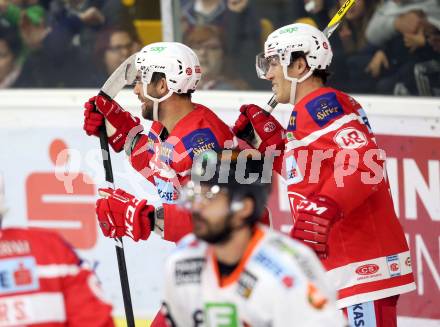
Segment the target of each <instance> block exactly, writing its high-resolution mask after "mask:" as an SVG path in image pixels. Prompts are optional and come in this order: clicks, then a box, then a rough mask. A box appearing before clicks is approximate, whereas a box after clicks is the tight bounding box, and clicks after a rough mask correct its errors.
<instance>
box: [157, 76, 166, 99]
mask: <svg viewBox="0 0 440 327" xmlns="http://www.w3.org/2000/svg"><path fill="white" fill-rule="evenodd" d="M157 91H158V92H159V95H160V96H161V97H162V96H164V95H165V94H167V93H168V85H167V80H166V78H161V79H160V80H159V82H158V83H157Z"/></svg>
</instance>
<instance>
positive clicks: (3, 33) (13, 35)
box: [0, 22, 21, 89]
mask: <svg viewBox="0 0 440 327" xmlns="http://www.w3.org/2000/svg"><path fill="white" fill-rule="evenodd" d="M20 52H21V42H20V38H19V35H18V31H17V30H16V28H15V27H13V26H10V25H8V24H7V23H6V22H3V23H2V22H0V89H5V88H10V87H13V86H14V85H15V84H16V82H17V79H18V77H19V76H20V74H21V62H20Z"/></svg>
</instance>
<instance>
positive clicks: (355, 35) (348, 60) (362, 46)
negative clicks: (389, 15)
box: [330, 0, 380, 93]
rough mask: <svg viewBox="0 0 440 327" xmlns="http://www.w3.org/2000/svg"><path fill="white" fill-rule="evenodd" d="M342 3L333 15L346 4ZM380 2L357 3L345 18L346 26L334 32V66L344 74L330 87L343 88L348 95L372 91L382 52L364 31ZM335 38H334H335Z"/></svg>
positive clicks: (343, 25)
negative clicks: (377, 56)
mask: <svg viewBox="0 0 440 327" xmlns="http://www.w3.org/2000/svg"><path fill="white" fill-rule="evenodd" d="M344 2H345V1H344V0H339V3H338V5H337V6H335V8H334V10H333V12H334V13H336V11H337V10H338V8H340V6H342V5H343V4H344ZM379 2H380V0H370V1H366V0H358V1H357V2H356V3H355V4H354V6H353V7H352V8H351V9H350V11H349V12H348V13H347V15H346V16H345V20H344V22H343V24H341V26H340V27H339V30H338V31H337V32H336V33H335V34H336V35H337V37H335V39H334V41H333V43H332V44H333V51H334V58H333V67H334V68H335V70H336V71H344V72H345V73H344V74H338V75H337V76H335V77H333V78H332V79H331V82H330V84H332V86H334V87H337V88H342V89H344V90H345V91H347V92H354V93H369V92H372V91H373V86H374V80H373V79H374V78H375V77H377V75H378V74H377V71H376V70H377V67H376V66H375V67H374V68H375V69H376V70H374V73H372V74H371V75H370V70H373V64H375V61H374V60H373V58H375V56H376V52H380V49H378V48H377V47H375V46H372V45H370V44H369V43H368V41H367V39H366V36H365V30H366V28H367V26H368V22H369V21H370V19H371V17H372V16H373V14H374V12H375V10H376V7H377V6H378V4H379ZM336 35H335V36H336Z"/></svg>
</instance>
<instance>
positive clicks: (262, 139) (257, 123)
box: [232, 104, 284, 152]
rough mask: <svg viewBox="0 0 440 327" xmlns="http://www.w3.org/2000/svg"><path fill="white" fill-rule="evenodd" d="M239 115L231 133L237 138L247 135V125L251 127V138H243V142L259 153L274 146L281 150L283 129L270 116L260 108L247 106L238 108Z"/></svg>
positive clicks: (251, 105)
mask: <svg viewBox="0 0 440 327" xmlns="http://www.w3.org/2000/svg"><path fill="white" fill-rule="evenodd" d="M240 112H241V113H240V115H239V116H238V118H237V121H236V122H235V125H234V127H233V128H232V131H233V132H234V134H236V135H237V136H238V137H240V136H241V135H243V134H249V133H247V128H248V126H249V123H250V124H251V125H252V127H253V130H254V132H253V137H252V139H249V137H248V136H247V135H245V136H244V138H245V141H247V142H248V143H249V144H251V145H252V146H253V147H254V148H256V149H257V150H258V151H260V152H265V151H266V148H267V147H269V146H273V145H275V148H276V149H282V148H283V146H284V140H283V138H284V128H283V127H282V126H281V125H280V123H279V122H278V121H277V120H276V119H275V118H274V117H273V116H272V115H267V114H266V113H265V112H264V110H263V109H261V108H260V107H258V106H256V105H253V104H249V105H243V106H241V108H240Z"/></svg>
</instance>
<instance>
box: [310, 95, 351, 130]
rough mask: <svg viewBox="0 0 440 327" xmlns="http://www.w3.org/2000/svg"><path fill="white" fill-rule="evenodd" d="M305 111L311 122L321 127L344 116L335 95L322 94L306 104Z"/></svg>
mask: <svg viewBox="0 0 440 327" xmlns="http://www.w3.org/2000/svg"><path fill="white" fill-rule="evenodd" d="M306 109H307V111H308V113H309V115H310V116H311V117H312V118H313V120H314V121H315V122H316V123H317V124H318V125H319V127H323V126H324V125H325V124H327V123H328V122H330V121H331V120H333V119H335V118H336V117H339V116H342V115H344V110H343V109H342V105H341V104H340V103H339V101H338V99H337V97H336V93H333V92H330V93H326V94H322V95H320V96H319V97H317V98H316V99H313V100H312V101H310V102H309V103H307V104H306Z"/></svg>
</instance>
